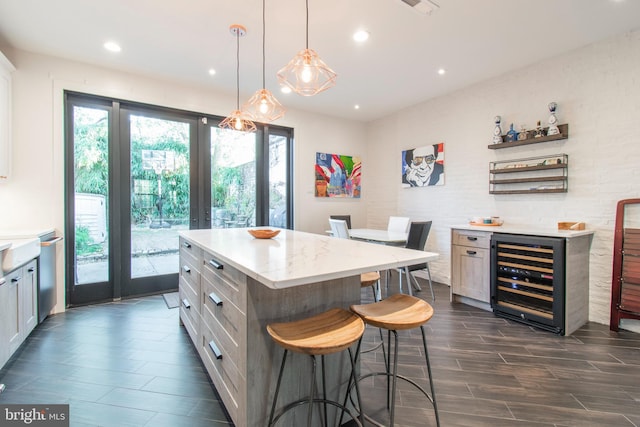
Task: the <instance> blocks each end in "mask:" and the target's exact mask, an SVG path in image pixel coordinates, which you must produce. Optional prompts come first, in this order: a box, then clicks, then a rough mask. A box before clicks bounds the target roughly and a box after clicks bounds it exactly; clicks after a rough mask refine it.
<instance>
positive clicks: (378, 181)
mask: <svg viewBox="0 0 640 427" xmlns="http://www.w3.org/2000/svg"><path fill="white" fill-rule="evenodd" d="M505 54H508V52H505ZM639 70H640V31H636V32H633V33H629V34H625V35H622V36H619V37H616V38H614V39H612V40H607V41H604V42H600V43H597V44H594V45H591V46H587V47H584V48H581V49H578V50H576V51H573V52H569V53H567V54H565V55H563V56H560V57H557V58H553V59H551V60H548V61H544V62H541V63H537V64H534V65H531V66H526V67H523V68H522V69H521V70H518V71H515V72H511V73H507V74H504V75H502V76H500V77H498V78H495V79H492V80H489V81H486V82H483V83H481V84H477V85H474V86H472V87H469V88H466V89H464V90H460V91H458V92H456V93H453V94H450V95H447V96H443V97H441V98H438V99H433V100H430V101H428V102H425V103H422V104H420V105H416V106H414V107H411V108H408V109H406V110H403V111H399V112H397V113H396V114H393V115H392V116H390V117H386V118H384V119H383V120H379V121H376V122H374V123H371V124H370V126H369V127H368V129H367V134H368V136H367V140H368V143H369V144H370V145H369V146H368V153H369V159H368V163H369V164H368V166H369V167H370V168H372V169H375V170H378V171H381V170H385V171H390V172H389V173H385V174H377V175H376V176H374V177H370V181H369V183H368V185H367V187H366V188H365V189H368V190H370V189H371V187H372V186H373V187H374V188H375V191H374V192H373V194H371V197H370V198H369V199H368V200H367V214H368V223H369V225H371V226H380V225H383V224H384V223H385V221H386V217H387V216H388V215H391V214H403V215H407V216H410V217H411V218H412V219H414V220H418V219H426V220H433V227H432V232H431V235H430V237H429V241H428V243H427V248H428V250H433V251H435V252H439V253H440V254H441V257H440V259H439V260H438V261H437V262H434V263H432V264H431V265H432V268H431V271H432V273H433V274H434V277H435V279H436V280H437V281H440V282H444V283H450V262H449V261H450V243H451V242H450V240H451V239H450V227H451V226H453V225H456V224H465V223H466V222H467V221H468V220H469V219H470V218H471V217H474V216H489V215H497V216H501V217H502V218H503V219H504V220H505V222H508V223H513V224H532V225H536V226H546V227H550V228H553V227H555V226H556V223H557V222H558V221H574V220H575V221H578V220H579V221H585V222H586V223H587V227H588V228H589V229H592V230H594V231H595V235H594V239H593V243H592V248H591V257H590V283H589V290H590V312H589V318H590V320H592V321H595V322H599V323H603V324H608V323H609V307H610V289H611V270H612V259H613V258H612V254H613V229H614V225H615V209H616V203H617V201H618V200H621V199H627V198H636V197H640V167H638V165H639V160H640V132H638V126H639V124H640V78H639V77H638V76H639V74H638V72H639ZM450 72H459V73H460V72H464V70H450ZM443 78H446V76H444V77H443ZM550 101H556V102H557V103H558V111H557V116H558V118H559V122H560V123H568V124H569V139H568V140H564V141H555V142H547V143H542V144H538V145H528V146H522V147H515V148H509V149H501V150H490V149H487V145H489V144H491V138H492V132H493V128H494V123H493V117H494V116H496V115H500V116H502V119H503V121H502V127H503V131H504V132H506V130H508V127H509V124H510V123H514V125H515V126H516V127H517V129H519V127H520V125H521V124H524V125H525V126H526V127H527V128H528V129H531V128H532V127H534V126H535V123H536V121H537V120H541V121H542V123H546V122H547V118H548V115H549V113H548V110H547V104H548V103H549V102H550ZM437 142H444V143H445V159H446V160H445V165H446V166H445V185H444V186H438V187H430V188H409V189H402V188H400V184H399V183H400V180H401V174H400V151H401V150H403V149H409V148H414V147H418V146H422V145H427V144H434V143H437ZM556 153H566V154H568V155H569V191H568V193H563V194H531V195H490V194H489V184H488V179H489V173H488V169H489V162H490V161H493V160H507V159H519V158H525V157H530V156H537V155H547V154H556ZM389 159H394V160H393V161H390V160H389ZM627 324H629V323H627Z"/></svg>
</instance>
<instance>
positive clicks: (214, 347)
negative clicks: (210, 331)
mask: <svg viewBox="0 0 640 427" xmlns="http://www.w3.org/2000/svg"><path fill="white" fill-rule="evenodd" d="M209 348H210V349H211V351H213V355H214V356H216V359H218V360H220V359H222V352H221V351H220V349H219V348H218V346H217V345H216V343H214V342H213V341H209Z"/></svg>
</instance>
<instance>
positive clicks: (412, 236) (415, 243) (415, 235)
mask: <svg viewBox="0 0 640 427" xmlns="http://www.w3.org/2000/svg"><path fill="white" fill-rule="evenodd" d="M430 230H431V221H424V222H412V223H411V226H410V227H409V236H408V237H407V244H406V245H405V248H407V249H415V250H418V251H423V250H424V247H425V245H426V243H427V238H428V237H429V231H430ZM420 270H425V271H426V272H427V278H428V281H429V289H430V290H431V298H432V299H433V300H434V301H435V300H436V297H435V294H434V293H433V283H432V282H431V271H430V270H429V263H428V262H424V263H421V264H414V265H408V266H406V267H400V268H399V269H398V272H399V273H400V278H399V279H400V292H402V274H403V273H404V274H405V275H406V277H407V292H408V293H409V295H411V286H415V288H416V290H418V291H420V290H422V288H421V287H420V284H419V283H418V280H417V279H416V277H415V276H414V275H413V272H414V271H420ZM412 279H413V283H412Z"/></svg>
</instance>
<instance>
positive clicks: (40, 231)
mask: <svg viewBox="0 0 640 427" xmlns="http://www.w3.org/2000/svg"><path fill="white" fill-rule="evenodd" d="M54 231H55V229H54V228H52V227H48V228H31V229H26V228H20V229H15V230H7V229H0V239H3V240H12V239H27V238H30V237H37V238H41V237H43V236H46V235H47V234H50V233H53V232H54Z"/></svg>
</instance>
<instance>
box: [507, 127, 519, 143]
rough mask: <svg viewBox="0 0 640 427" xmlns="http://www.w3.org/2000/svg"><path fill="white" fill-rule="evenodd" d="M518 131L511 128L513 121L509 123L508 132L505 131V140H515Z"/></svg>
mask: <svg viewBox="0 0 640 427" xmlns="http://www.w3.org/2000/svg"><path fill="white" fill-rule="evenodd" d="M517 139H518V132H516V131H515V129H514V128H513V123H511V124H510V125H509V132H507V142H513V141H517Z"/></svg>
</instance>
